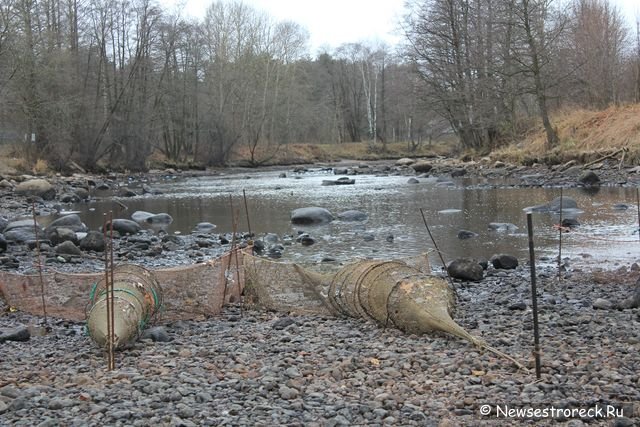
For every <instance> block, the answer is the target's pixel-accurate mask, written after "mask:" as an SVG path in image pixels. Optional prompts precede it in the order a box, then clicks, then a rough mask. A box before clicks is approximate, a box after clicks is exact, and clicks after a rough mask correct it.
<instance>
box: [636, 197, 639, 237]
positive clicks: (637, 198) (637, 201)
mask: <svg viewBox="0 0 640 427" xmlns="http://www.w3.org/2000/svg"><path fill="white" fill-rule="evenodd" d="M636 203H637V205H638V240H640V189H638V188H636Z"/></svg>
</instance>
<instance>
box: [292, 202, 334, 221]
mask: <svg viewBox="0 0 640 427" xmlns="http://www.w3.org/2000/svg"><path fill="white" fill-rule="evenodd" d="M331 221H333V215H332V214H331V212H329V211H328V210H326V209H325V208H319V207H315V206H312V207H308V208H299V209H294V210H293V211H292V212H291V223H292V224H298V225H316V224H327V223H330V222H331Z"/></svg>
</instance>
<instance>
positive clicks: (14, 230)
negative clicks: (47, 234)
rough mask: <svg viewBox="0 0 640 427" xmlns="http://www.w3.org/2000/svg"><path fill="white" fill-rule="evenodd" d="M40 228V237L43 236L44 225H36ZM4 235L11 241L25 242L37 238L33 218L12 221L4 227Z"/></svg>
mask: <svg viewBox="0 0 640 427" xmlns="http://www.w3.org/2000/svg"><path fill="white" fill-rule="evenodd" d="M36 227H37V230H38V237H39V238H42V237H43V231H42V227H40V225H39V224H38V225H36ZM3 234H4V237H5V239H7V241H9V242H16V243H25V242H28V241H31V240H36V231H35V228H34V224H33V220H32V219H21V220H18V221H11V222H10V223H9V224H7V226H6V227H5V229H4V233H3Z"/></svg>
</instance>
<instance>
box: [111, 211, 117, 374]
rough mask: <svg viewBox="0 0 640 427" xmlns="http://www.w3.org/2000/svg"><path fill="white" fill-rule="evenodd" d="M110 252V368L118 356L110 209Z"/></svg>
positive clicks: (114, 365)
mask: <svg viewBox="0 0 640 427" xmlns="http://www.w3.org/2000/svg"><path fill="white" fill-rule="evenodd" d="M109 228H110V236H109V252H110V254H111V337H110V338H109V351H110V352H111V366H110V367H109V369H111V370H113V369H116V357H115V354H114V345H115V342H116V332H115V329H116V321H115V311H116V310H115V290H114V283H113V282H114V280H113V271H114V266H113V211H109Z"/></svg>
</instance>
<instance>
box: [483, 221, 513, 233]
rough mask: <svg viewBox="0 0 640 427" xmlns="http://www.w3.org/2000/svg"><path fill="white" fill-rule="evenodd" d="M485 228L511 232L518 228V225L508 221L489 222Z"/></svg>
mask: <svg viewBox="0 0 640 427" xmlns="http://www.w3.org/2000/svg"><path fill="white" fill-rule="evenodd" d="M487 228H488V229H489V230H493V231H500V232H512V231H517V230H518V226H517V225H515V224H512V223H510V222H490V223H489V225H488V226H487Z"/></svg>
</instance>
